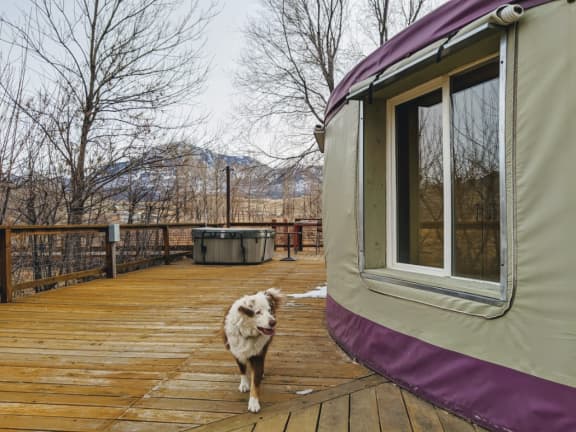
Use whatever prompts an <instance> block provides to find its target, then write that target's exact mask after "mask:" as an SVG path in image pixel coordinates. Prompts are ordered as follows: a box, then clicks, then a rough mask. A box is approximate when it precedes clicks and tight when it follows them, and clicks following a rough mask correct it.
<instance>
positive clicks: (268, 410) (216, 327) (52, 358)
mask: <svg viewBox="0 0 576 432" xmlns="http://www.w3.org/2000/svg"><path fill="white" fill-rule="evenodd" d="M325 280H326V273H325V268H324V260H323V258H322V257H321V256H318V257H297V260H296V261H294V262H291V263H285V262H280V261H278V260H273V261H270V262H268V263H264V264H262V265H257V266H200V265H194V264H193V263H192V262H191V261H190V260H183V261H180V262H177V263H175V264H173V265H167V266H158V267H153V268H150V269H146V270H140V271H136V272H132V273H126V274H122V275H119V277H118V278H117V279H114V280H112V279H99V280H94V281H91V282H88V283H84V284H80V285H75V286H70V287H66V288H60V289H56V290H53V291H48V292H43V293H39V294H37V295H33V296H29V297H24V298H19V299H17V301H16V302H15V303H11V304H1V305H0V432H2V431H6V432H11V431H15V430H19V431H23V430H26V431H61V432H88V431H90V432H91V431H98V432H128V431H130V432H133V431H136V432H148V431H160V430H161V431H163V432H180V431H187V430H198V431H199V432H200V431H202V432H204V431H219V432H221V431H232V430H238V431H240V432H253V431H254V430H257V431H258V430H270V431H272V430H273V429H274V428H277V429H278V430H282V431H284V429H286V430H288V432H292V431H300V430H301V431H313V430H315V429H316V427H317V425H318V430H328V431H330V432H332V431H337V430H339V428H340V430H343V431H344V430H346V431H347V430H348V424H349V422H350V421H351V422H352V424H353V425H354V427H356V425H359V426H358V427H365V428H368V427H369V426H370V425H369V424H368V423H366V422H368V421H372V425H373V424H374V421H377V420H378V418H380V420H381V421H383V420H382V419H384V421H383V423H382V425H385V424H386V425H400V426H402V425H405V424H406V422H408V415H407V411H406V409H405V408H404V403H403V402H402V395H401V394H400V393H399V391H398V389H395V388H393V386H392V385H391V384H390V383H389V382H388V381H387V380H386V379H385V378H383V377H379V376H377V375H375V374H373V373H372V372H371V371H369V370H368V369H366V368H364V367H363V366H361V365H358V364H356V363H354V362H353V361H352V360H351V359H349V358H348V357H347V356H346V355H345V354H344V353H343V352H342V351H341V350H340V349H339V348H338V346H337V345H336V344H335V343H334V342H333V341H332V340H331V338H330V337H329V335H328V332H327V330H326V323H325V315H324V312H325V300H324V299H310V298H290V297H287V298H286V301H285V302H284V305H283V307H282V308H281V309H280V310H279V314H278V331H277V336H276V337H275V339H274V342H273V344H272V346H271V348H270V351H269V354H268V356H267V359H266V372H265V378H264V382H263V388H262V395H261V403H262V406H263V409H262V411H261V412H260V413H258V414H252V413H248V412H247V404H248V395H247V394H245V393H239V392H238V390H237V387H238V380H239V376H238V370H237V366H236V364H235V362H234V360H233V358H232V357H231V355H230V354H229V353H228V352H227V351H226V349H225V348H224V346H223V344H222V339H221V336H220V325H221V322H222V318H223V314H224V313H225V311H226V309H227V307H228V306H229V304H230V303H232V302H233V301H234V300H235V299H237V298H238V297H239V296H242V295H245V294H250V293H253V292H256V291H258V290H263V289H267V288H270V287H278V288H280V289H282V290H283V291H284V292H285V293H286V294H290V293H302V292H306V291H309V290H311V289H313V288H315V287H317V286H319V285H323V284H324V283H325ZM310 353H314V355H310ZM390 389H392V390H390ZM394 389H395V390H394ZM302 391H306V392H305V393H310V392H311V393H310V394H307V395H305V396H303V395H300V394H298V393H299V392H302ZM350 394H352V396H350ZM350 405H351V406H352V411H350V410H349V407H350ZM412 405H414V406H412V408H411V411H410V413H411V415H412V416H416V417H417V415H418V413H419V412H420V411H419V410H418V408H417V405H415V404H412ZM415 407H416V408H415ZM375 413H377V414H375ZM384 413H386V415H387V416H384V415H383V414H384ZM390 413H394V414H393V415H392V416H391V415H390ZM402 415H404V417H403V421H404V422H405V423H402V420H401V416H402ZM350 416H351V417H350ZM374 419H375V420H374ZM386 419H388V420H389V421H388V420H386ZM391 419H392V420H393V421H392V420H391ZM440 420H442V424H445V425H453V424H457V422H458V420H452V419H449V418H446V419H445V418H444V417H442V415H441V417H440ZM440 420H438V422H440ZM386 421H388V423H386ZM446 427H449V426H446ZM450 427H451V426H450ZM269 428H273V429H269ZM358 430H360V429H358ZM383 430H384V431H386V429H383ZM390 430H391V429H390ZM398 430H402V429H398Z"/></svg>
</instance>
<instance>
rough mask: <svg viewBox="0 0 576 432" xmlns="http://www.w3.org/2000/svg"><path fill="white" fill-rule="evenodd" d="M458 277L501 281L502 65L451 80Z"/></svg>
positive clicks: (454, 255)
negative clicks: (500, 70) (500, 93)
mask: <svg viewBox="0 0 576 432" xmlns="http://www.w3.org/2000/svg"><path fill="white" fill-rule="evenodd" d="M451 99H452V113H451V136H452V148H451V154H452V194H453V203H452V217H453V222H452V226H453V235H452V241H453V246H452V255H453V274H454V275H456V276H462V277H467V278H473V279H480V280H487V281H499V279H500V193H499V187H500V170H499V152H498V137H499V131H498V121H499V120H498V111H499V82H498V63H497V62H493V63H490V64H488V65H486V66H483V67H481V68H478V69H475V70H472V71H469V72H466V73H464V74H461V75H457V76H454V77H452V79H451Z"/></svg>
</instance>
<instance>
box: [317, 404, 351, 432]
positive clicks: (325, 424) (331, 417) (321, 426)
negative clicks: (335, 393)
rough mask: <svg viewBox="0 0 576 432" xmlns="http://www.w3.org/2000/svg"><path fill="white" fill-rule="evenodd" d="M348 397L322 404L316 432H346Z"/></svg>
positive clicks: (348, 412)
mask: <svg viewBox="0 0 576 432" xmlns="http://www.w3.org/2000/svg"><path fill="white" fill-rule="evenodd" d="M349 419H350V396H349V395H344V396H340V397H339V398H337V399H332V400H329V401H327V402H324V403H323V404H322V408H321V409H320V419H319V421H318V432H348V423H349Z"/></svg>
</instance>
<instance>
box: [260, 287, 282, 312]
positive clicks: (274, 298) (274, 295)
mask: <svg viewBox="0 0 576 432" xmlns="http://www.w3.org/2000/svg"><path fill="white" fill-rule="evenodd" d="M264 294H266V298H267V299H268V303H270V306H271V307H272V310H274V311H275V310H276V309H277V308H278V306H280V304H281V303H282V299H283V298H284V296H283V295H282V291H280V289H279V288H268V289H267V290H266V291H264Z"/></svg>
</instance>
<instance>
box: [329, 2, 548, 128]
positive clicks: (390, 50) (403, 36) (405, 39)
mask: <svg viewBox="0 0 576 432" xmlns="http://www.w3.org/2000/svg"><path fill="white" fill-rule="evenodd" d="M550 1H552V0H519V1H515V2H506V1H503V0H465V1H463V0H451V1H449V2H446V3H444V4H443V5H442V6H440V7H439V8H437V9H435V10H434V11H432V12H430V13H429V14H428V15H426V16H424V17H423V18H421V19H419V20H418V21H416V22H415V23H414V24H412V25H411V26H409V27H407V28H406V29H404V30H403V31H402V32H400V33H398V34H397V35H396V36H394V37H393V38H392V39H390V40H389V41H388V42H386V43H385V44H384V45H382V46H381V47H379V48H377V49H376V50H375V51H374V52H372V53H371V54H370V55H368V56H367V57H366V58H364V60H362V61H361V62H360V63H358V64H357V65H356V66H355V67H354V68H353V69H352V70H350V71H349V72H348V73H347V74H346V76H344V78H343V79H342V80H341V81H340V83H339V84H338V85H337V86H336V88H335V89H334V91H333V92H332V94H331V95H330V99H329V100H328V104H327V107H326V112H325V122H328V121H329V120H330V118H331V117H332V116H333V115H334V114H335V113H336V111H337V110H338V108H339V107H340V106H341V105H342V103H344V101H345V100H346V96H347V95H348V92H349V91H350V88H351V87H352V86H354V85H355V84H357V83H359V82H361V81H363V80H366V79H368V78H369V77H371V76H373V75H375V74H378V73H380V72H383V71H384V70H386V69H387V68H388V67H390V66H392V65H394V64H395V63H397V62H399V61H400V60H402V59H404V58H406V57H408V56H409V55H411V54H413V53H415V52H416V51H418V50H420V49H422V48H424V47H426V46H427V45H429V44H431V43H433V42H436V41H438V40H440V39H442V38H444V37H447V36H449V35H451V34H452V33H454V32H456V31H458V30H460V29H462V28H463V27H465V26H466V25H468V24H470V23H472V22H473V21H474V20H476V19H479V18H481V17H483V16H485V15H487V14H489V13H491V12H492V11H494V10H495V9H496V8H498V7H499V6H502V5H505V4H509V3H511V4H518V5H520V6H522V7H523V8H525V9H529V8H531V7H535V6H538V5H541V4H543V3H547V2H550Z"/></svg>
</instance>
